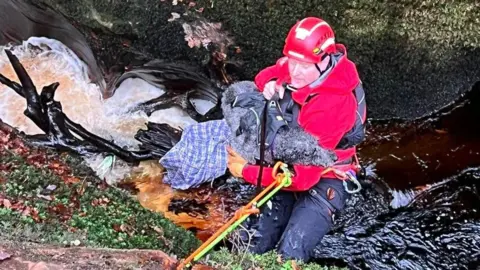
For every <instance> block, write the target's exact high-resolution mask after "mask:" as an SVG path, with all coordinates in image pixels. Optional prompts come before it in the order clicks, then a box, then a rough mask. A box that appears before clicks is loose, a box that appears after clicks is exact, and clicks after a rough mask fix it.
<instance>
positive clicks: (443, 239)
mask: <svg viewBox="0 0 480 270" xmlns="http://www.w3.org/2000/svg"><path fill="white" fill-rule="evenodd" d="M13 52H14V53H15V55H16V56H17V57H18V58H19V59H20V61H21V62H22V64H23V65H24V66H25V67H26V69H27V72H28V73H29V74H30V75H31V77H32V79H33V82H34V84H35V85H36V86H37V88H38V89H37V90H38V91H40V90H41V87H42V86H44V85H48V84H50V83H53V82H60V87H59V89H58V90H57V93H56V97H55V99H56V100H57V101H60V102H61V103H62V105H63V109H64V112H65V113H66V114H67V115H68V116H69V117H70V118H71V119H72V120H73V121H75V122H77V123H79V124H81V125H82V126H84V127H85V128H86V129H87V130H89V131H91V132H92V133H95V134H97V135H99V136H101V137H103V138H106V139H110V140H114V141H115V143H117V144H118V145H121V146H124V147H128V148H130V149H136V148H137V146H138V142H137V141H136V140H135V139H134V137H133V136H134V135H135V133H136V132H137V130H138V129H141V128H144V127H145V123H147V122H148V121H151V122H157V123H168V124H170V125H172V126H176V127H184V126H185V125H187V124H190V123H194V122H195V121H194V120H192V119H191V118H190V117H188V116H187V115H186V114H185V113H183V112H182V111H181V110H179V109H176V108H172V109H168V110H162V111H157V112H155V113H154V114H152V115H151V116H150V117H148V116H147V115H145V114H144V113H142V112H137V113H135V114H132V113H126V111H127V110H128V109H129V108H132V107H133V106H135V105H137V104H139V103H141V102H144V101H147V100H150V99H152V98H155V97H158V96H159V95H160V94H162V93H163V90H162V89H159V88H155V87H153V86H151V85H150V84H148V83H145V82H144V81H142V80H140V79H128V80H126V81H125V82H123V83H122V84H121V85H120V87H119V88H118V89H117V90H116V92H115V95H114V96H113V97H111V98H109V99H107V100H102V98H101V95H100V91H99V89H98V87H97V86H96V85H95V84H93V83H90V82H89V81H88V76H87V74H86V73H85V68H84V64H83V63H82V62H81V61H79V60H78V58H77V57H76V56H75V55H74V54H73V53H72V52H71V51H70V50H69V49H67V48H66V47H64V46H63V45H62V44H61V43H59V42H57V41H54V40H47V39H44V38H31V39H29V40H28V41H26V42H25V43H24V44H23V45H22V46H18V47H15V48H13ZM0 73H2V74H4V75H5V76H7V77H9V78H11V79H12V80H15V81H18V80H17V78H16V76H15V75H14V72H13V70H12V68H11V67H10V64H9V62H8V59H7V58H6V55H5V54H4V53H3V50H2V52H1V54H0ZM477 88H480V87H477ZM479 92H480V89H474V90H472V91H471V93H470V94H469V96H467V97H465V98H464V99H465V101H466V102H464V104H463V105H462V106H461V107H460V108H457V109H455V110H452V111H449V113H448V114H445V115H442V116H440V117H436V118H431V119H423V120H421V121H416V122H411V123H407V122H404V123H402V122H400V121H396V122H387V123H385V122H381V123H380V122H374V123H372V125H371V126H370V127H369V129H368V130H369V134H368V140H367V141H366V142H365V143H364V144H362V146H361V147H360V148H359V150H360V154H359V157H360V159H361V161H362V163H363V165H364V166H366V167H367V170H368V171H369V173H368V175H369V177H367V179H366V180H365V181H364V189H363V190H362V192H361V193H359V194H356V195H354V196H353V197H352V199H351V200H350V201H349V203H348V207H347V208H346V210H345V212H344V213H343V214H341V215H340V216H339V217H338V219H337V221H336V222H335V227H334V230H333V231H332V233H330V234H329V235H327V236H326V237H325V239H324V241H323V242H322V245H321V246H320V247H319V248H318V250H317V251H316V258H317V259H318V261H319V262H321V263H336V264H338V263H339V262H341V263H340V264H348V265H349V266H350V267H353V268H359V269H363V268H374V269H475V267H477V265H478V263H479V258H480V238H479V236H480V216H479V213H480V209H479V207H480V197H479V193H478V192H479V188H480V187H479V184H478V183H479V182H478V178H480V172H479V171H478V169H476V168H478V167H479V164H480V154H479V153H480V140H479V137H480V128H479V127H477V126H476V125H475V123H476V121H477V119H479V117H480V109H478V107H479V104H480V98H479V94H478V93H479ZM25 107H26V102H25V100H24V99H23V98H21V97H20V96H18V95H17V94H16V93H15V92H14V91H13V90H11V89H8V88H7V87H5V86H3V85H0V118H1V119H2V120H3V121H4V122H6V123H8V124H10V125H12V126H14V127H17V128H18V129H20V130H22V131H24V132H25V133H27V134H36V133H40V132H41V131H40V129H38V128H37V127H36V126H35V125H34V124H33V123H32V122H31V121H30V120H29V119H27V118H26V117H25V116H24V115H23V110H24V109H25ZM460 120H463V121H465V122H463V123H462V122H461V121H460ZM102 160H103V156H102V155H95V156H90V157H86V158H85V161H86V162H87V163H88V164H89V165H90V166H91V167H92V168H93V169H94V170H95V171H97V172H98V174H101V175H102V177H105V179H106V180H107V181H108V182H109V183H112V184H113V183H119V182H121V184H120V185H121V186H123V187H129V188H132V187H133V189H134V192H135V194H137V196H138V200H139V202H140V203H141V204H142V205H143V206H144V207H145V208H148V209H152V210H153V211H157V212H161V213H163V214H164V215H165V216H166V217H167V218H169V219H171V220H173V221H174V222H175V223H176V224H178V225H180V226H183V227H185V228H187V229H190V230H193V231H195V232H196V233H197V236H198V237H199V238H200V239H202V240H205V239H206V238H207V237H209V236H210V235H211V234H212V233H213V232H214V231H215V230H216V229H218V228H219V227H220V226H221V225H222V224H223V223H224V222H225V221H226V220H227V219H228V218H230V217H231V216H232V215H233V213H234V211H235V210H236V209H238V207H239V206H241V205H244V204H246V202H247V201H248V199H249V194H251V192H250V191H251V189H250V188H251V187H249V186H246V185H239V184H236V183H228V182H226V181H225V180H223V179H219V180H217V181H215V182H214V183H212V184H206V185H203V186H202V187H201V188H198V189H194V190H189V191H188V192H184V191H175V190H172V189H171V188H170V187H169V186H168V185H166V184H163V183H162V176H163V170H162V168H161V167H160V165H159V164H158V162H157V161H148V162H142V163H140V165H139V166H137V167H129V166H127V165H126V164H125V163H123V162H120V161H118V162H117V163H116V166H114V168H113V169H112V170H111V171H109V172H107V173H106V174H103V172H100V170H99V168H98V167H97V166H98V164H100V163H101V161H102Z"/></svg>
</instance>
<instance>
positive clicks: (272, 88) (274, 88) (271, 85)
mask: <svg viewBox="0 0 480 270" xmlns="http://www.w3.org/2000/svg"><path fill="white" fill-rule="evenodd" d="M275 92H278V96H279V97H280V99H282V98H283V94H284V93H285V88H283V86H282V85H278V84H277V81H271V82H268V83H267V84H265V87H264V88H263V92H262V93H263V96H264V97H265V98H266V99H267V100H270V99H272V97H273V96H274V95H275Z"/></svg>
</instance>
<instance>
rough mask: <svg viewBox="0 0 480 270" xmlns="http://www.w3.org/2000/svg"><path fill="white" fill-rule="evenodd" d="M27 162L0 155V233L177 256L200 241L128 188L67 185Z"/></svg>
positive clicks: (80, 182)
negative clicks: (147, 205)
mask: <svg viewBox="0 0 480 270" xmlns="http://www.w3.org/2000/svg"><path fill="white" fill-rule="evenodd" d="M30 162H31V161H27V160H26V159H24V158H22V157H21V156H18V155H15V154H13V153H11V152H10V153H9V152H4V153H3V155H1V156H0V164H6V166H4V167H7V168H6V169H5V170H2V171H1V172H0V178H1V179H3V181H4V182H5V183H4V184H3V185H2V189H1V191H0V198H1V199H2V204H3V208H0V220H1V221H0V234H2V235H9V236H10V237H12V238H15V239H25V240H29V241H36V242H44V243H57V244H63V245H72V244H80V245H85V246H91V247H108V248H124V249H128V248H142V249H159V250H162V251H164V252H166V253H167V254H175V255H177V256H181V257H183V256H187V255H188V254H189V253H190V252H192V251H193V250H194V249H195V248H196V247H197V246H198V245H199V241H198V240H197V239H196V238H195V237H194V235H193V234H192V233H191V232H188V231H186V230H184V229H182V228H179V227H177V226H176V225H175V224H173V223H172V222H171V221H169V220H168V219H165V218H164V217H163V216H162V215H160V214H158V213H154V212H152V211H150V210H147V209H145V208H143V207H142V206H141V205H140V204H139V203H138V202H137V201H136V200H135V199H134V198H132V197H130V196H129V195H128V194H127V193H126V192H123V191H121V190H118V189H115V188H108V187H107V186H106V185H105V184H103V183H102V182H100V181H99V180H98V179H95V178H94V177H84V178H83V179H78V178H75V177H73V176H67V179H69V181H71V183H65V179H62V177H60V176H58V175H56V174H54V173H53V172H52V171H51V170H50V169H48V168H47V167H44V166H46V165H40V164H37V166H34V165H31V164H29V163H30ZM53 164H54V166H61V165H55V164H59V163H53ZM63 178H65V176H64V177H63ZM49 187H55V188H52V189H53V190H50V189H49Z"/></svg>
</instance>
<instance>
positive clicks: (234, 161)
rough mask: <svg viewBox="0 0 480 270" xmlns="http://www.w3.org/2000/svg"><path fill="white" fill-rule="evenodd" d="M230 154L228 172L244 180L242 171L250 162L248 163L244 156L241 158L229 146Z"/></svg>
mask: <svg viewBox="0 0 480 270" xmlns="http://www.w3.org/2000/svg"><path fill="white" fill-rule="evenodd" d="M227 152H228V163H227V166H228V170H229V171H230V173H231V174H232V175H233V176H235V177H237V178H242V177H243V175H242V171H243V168H244V167H245V165H247V163H248V161H246V160H245V159H244V158H243V157H242V156H240V155H239V154H238V153H237V152H235V151H234V150H233V149H232V148H231V147H230V146H227Z"/></svg>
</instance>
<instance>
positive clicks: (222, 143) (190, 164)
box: [160, 120, 231, 190]
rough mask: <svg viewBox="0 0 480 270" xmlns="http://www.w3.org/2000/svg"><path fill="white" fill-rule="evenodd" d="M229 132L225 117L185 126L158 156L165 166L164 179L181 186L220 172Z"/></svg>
mask: <svg viewBox="0 0 480 270" xmlns="http://www.w3.org/2000/svg"><path fill="white" fill-rule="evenodd" d="M230 134H231V131H230V127H229V126H228V124H227V122H226V121H225V120H213V121H207V122H203V123H198V124H192V125H188V126H186V127H185V129H184V130H183V132H182V138H181V139H180V141H179V142H178V143H177V144H175V146H174V147H173V148H172V149H170V151H168V152H167V153H166V154H165V156H163V157H162V158H161V159H160V164H162V166H163V167H164V168H165V169H166V170H167V173H166V175H165V177H164V183H167V184H169V185H170V186H172V187H173V188H175V189H183V190H185V189H189V188H193V187H197V186H199V185H200V184H203V183H205V182H209V181H212V180H214V179H216V178H218V177H220V176H222V175H224V174H225V172H226V170H227V155H228V153H227V148H226V147H227V144H228V138H229V137H230Z"/></svg>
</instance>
